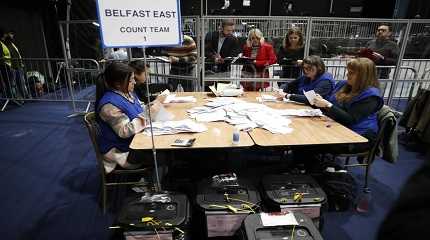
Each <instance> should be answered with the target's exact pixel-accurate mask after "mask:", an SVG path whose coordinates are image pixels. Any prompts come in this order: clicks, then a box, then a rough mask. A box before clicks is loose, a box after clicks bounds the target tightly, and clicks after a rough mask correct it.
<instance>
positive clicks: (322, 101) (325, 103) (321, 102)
mask: <svg viewBox="0 0 430 240" xmlns="http://www.w3.org/2000/svg"><path fill="white" fill-rule="evenodd" d="M312 105H315V106H317V107H319V108H326V107H328V106H329V105H330V102H329V101H327V100H325V99H324V98H323V97H321V96H320V95H319V94H317V95H316V96H315V98H314V100H313V103H312Z"/></svg>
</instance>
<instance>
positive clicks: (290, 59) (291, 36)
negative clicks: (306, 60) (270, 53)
mask: <svg viewBox="0 0 430 240" xmlns="http://www.w3.org/2000/svg"><path fill="white" fill-rule="evenodd" d="M304 49H305V48H304V43H303V34H302V31H301V30H300V29H299V28H296V27H293V28H291V29H289V30H288V32H287V35H286V36H285V38H284V41H283V43H282V46H281V47H280V48H279V51H278V54H277V59H278V63H279V65H281V66H282V75H281V77H282V78H297V77H299V74H300V68H299V66H298V61H299V60H301V59H303V56H304V52H305V51H304Z"/></svg>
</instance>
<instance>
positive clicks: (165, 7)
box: [97, 0, 182, 47]
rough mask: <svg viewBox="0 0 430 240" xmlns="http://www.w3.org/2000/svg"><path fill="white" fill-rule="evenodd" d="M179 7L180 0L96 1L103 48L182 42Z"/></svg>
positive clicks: (163, 44)
mask: <svg viewBox="0 0 430 240" xmlns="http://www.w3.org/2000/svg"><path fill="white" fill-rule="evenodd" d="M179 6H180V3H179V0H161V1H153V0H97V12H98V15H99V21H100V33H101V37H102V42H103V45H104V47H141V46H175V45H180V44H181V42H182V33H181V16H180V15H181V13H180V12H181V11H180V7H179Z"/></svg>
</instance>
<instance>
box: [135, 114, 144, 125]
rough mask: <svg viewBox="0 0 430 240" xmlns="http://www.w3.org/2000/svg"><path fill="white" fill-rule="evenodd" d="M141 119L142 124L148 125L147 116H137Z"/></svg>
mask: <svg viewBox="0 0 430 240" xmlns="http://www.w3.org/2000/svg"><path fill="white" fill-rule="evenodd" d="M137 117H138V118H139V119H140V121H141V122H142V126H146V118H145V117H144V116H141V115H139V116H137Z"/></svg>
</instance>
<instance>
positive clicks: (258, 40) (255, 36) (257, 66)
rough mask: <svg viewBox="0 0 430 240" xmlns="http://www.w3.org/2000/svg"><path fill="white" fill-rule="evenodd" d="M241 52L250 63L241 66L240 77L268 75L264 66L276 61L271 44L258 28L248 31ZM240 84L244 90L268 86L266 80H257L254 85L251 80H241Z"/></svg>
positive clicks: (262, 76) (263, 76)
mask: <svg viewBox="0 0 430 240" xmlns="http://www.w3.org/2000/svg"><path fill="white" fill-rule="evenodd" d="M242 52H243V56H244V57H247V58H250V59H251V60H252V63H250V64H245V65H244V66H243V68H242V77H245V78H251V77H259V78H267V77H269V70H268V69H267V68H266V67H267V66H269V65H272V64H275V63H276V54H275V51H274V50H273V46H272V45H270V44H269V43H267V42H265V40H264V37H263V33H262V32H261V31H260V30H259V29H258V28H254V29H252V30H250V31H249V33H248V39H247V40H246V44H245V45H244V46H243V50H242ZM241 84H242V85H243V87H244V89H245V90H260V89H263V88H266V87H268V86H269V83H268V82H257V83H256V84H255V86H254V83H252V82H241ZM254 87H255V88H254Z"/></svg>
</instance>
